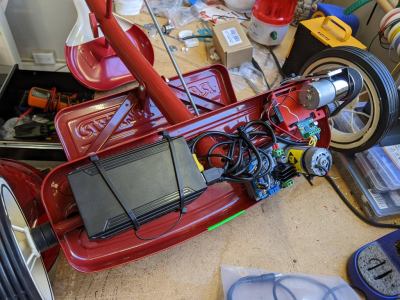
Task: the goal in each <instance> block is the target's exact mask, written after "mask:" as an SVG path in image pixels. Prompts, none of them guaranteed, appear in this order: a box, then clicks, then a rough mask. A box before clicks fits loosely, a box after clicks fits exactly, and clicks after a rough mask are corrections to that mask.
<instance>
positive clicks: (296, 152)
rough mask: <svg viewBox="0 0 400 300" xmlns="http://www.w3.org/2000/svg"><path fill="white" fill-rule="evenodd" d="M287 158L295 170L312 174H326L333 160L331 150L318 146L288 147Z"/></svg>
mask: <svg viewBox="0 0 400 300" xmlns="http://www.w3.org/2000/svg"><path fill="white" fill-rule="evenodd" d="M287 159H288V162H289V163H290V164H292V165H294V166H295V167H296V170H297V172H299V173H304V174H308V175H313V176H325V175H327V174H328V172H329V170H330V169H331V167H332V162H333V160H332V154H331V152H330V151H329V150H328V149H325V148H318V147H290V148H288V149H287Z"/></svg>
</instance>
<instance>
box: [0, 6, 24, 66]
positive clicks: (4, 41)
mask: <svg viewBox="0 0 400 300" xmlns="http://www.w3.org/2000/svg"><path fill="white" fill-rule="evenodd" d="M0 4H1V3H0ZM19 60H20V58H19V56H18V50H17V47H16V45H15V42H14V39H13V36H12V34H11V31H10V28H9V26H8V23H7V20H6V17H5V15H4V11H3V9H2V8H0V65H14V64H16V63H18V62H19Z"/></svg>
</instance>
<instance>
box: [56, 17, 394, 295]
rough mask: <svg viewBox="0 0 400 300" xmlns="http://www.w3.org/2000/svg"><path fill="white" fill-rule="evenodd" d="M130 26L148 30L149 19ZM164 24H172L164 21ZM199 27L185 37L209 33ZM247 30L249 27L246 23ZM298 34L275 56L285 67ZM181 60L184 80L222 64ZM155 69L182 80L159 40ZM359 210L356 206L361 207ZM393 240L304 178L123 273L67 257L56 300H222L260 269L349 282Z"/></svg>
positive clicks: (199, 55) (181, 55) (205, 52)
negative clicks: (235, 276)
mask: <svg viewBox="0 0 400 300" xmlns="http://www.w3.org/2000/svg"><path fill="white" fill-rule="evenodd" d="M128 20H129V21H131V22H133V23H136V24H139V25H140V26H144V25H145V24H148V23H150V17H149V16H148V15H146V14H141V15H139V16H136V17H129V18H128ZM160 22H161V23H162V24H163V23H165V22H166V20H165V19H160ZM203 25H204V24H203V23H202V22H193V23H191V24H189V25H188V26H187V27H185V29H191V30H193V31H195V30H197V29H198V28H201V26H203ZM242 25H243V26H244V27H246V22H243V23H242ZM294 32H295V29H294V28H291V29H290V31H289V34H288V35H287V36H286V38H285V41H284V43H283V44H282V45H281V46H279V47H278V48H276V49H275V53H276V55H277V56H278V58H279V59H280V60H284V58H285V56H286V54H287V52H288V49H289V48H290V45H291V41H292V40H293V35H294ZM170 35H171V36H172V37H168V38H167V39H168V42H169V43H170V45H173V46H175V47H174V51H175V56H176V58H177V62H178V64H179V66H180V68H181V70H182V72H183V73H185V72H188V71H192V70H195V69H198V68H201V67H204V66H208V65H210V64H212V63H215V62H214V61H212V59H211V58H210V53H209V52H210V45H208V43H203V42H200V43H199V46H198V47H195V48H191V49H189V50H186V49H183V48H184V46H183V45H182V43H181V42H180V41H178V40H176V39H175V38H173V37H175V36H176V35H177V31H172V32H171V34H170ZM151 41H152V43H153V47H154V50H155V68H156V70H157V71H158V72H159V73H160V74H161V75H164V76H165V77H171V76H175V75H176V73H175V71H174V69H173V66H172V65H171V63H170V61H169V58H168V55H167V54H166V51H165V49H164V47H163V45H162V43H161V40H160V38H159V37H157V36H156V37H153V38H151ZM255 49H256V50H255V53H258V54H256V55H257V58H258V62H259V64H260V65H261V66H262V68H263V69H264V72H265V73H266V77H267V80H271V82H272V81H274V80H275V81H276V78H274V77H276V74H277V70H276V66H275V65H274V61H273V59H272V58H271V57H270V55H269V53H268V51H266V49H263V47H261V46H256V47H255ZM231 80H232V82H233V85H234V88H235V92H236V95H237V98H238V99H239V100H242V99H245V98H247V97H250V96H252V95H254V93H255V92H254V91H253V89H252V88H250V87H249V85H248V84H246V82H243V80H242V79H241V78H238V76H236V75H235V74H234V73H233V74H231ZM332 176H333V178H334V179H335V181H336V182H337V184H338V185H339V186H340V187H341V188H343V190H344V191H345V192H346V195H347V196H348V197H350V198H351V195H350V193H349V190H348V189H347V187H346V184H345V180H343V179H342V178H340V176H339V175H338V172H337V170H336V169H335V168H334V170H333V172H332ZM353 202H354V199H353ZM388 232H390V230H387V229H377V228H373V227H371V226H368V225H366V224H365V223H363V222H361V221H360V220H359V219H357V218H356V217H355V216H354V215H353V214H352V213H351V212H350V211H349V210H348V208H347V207H346V206H345V205H344V204H343V203H342V202H341V200H340V199H339V197H338V196H337V194H336V193H335V191H334V190H333V189H332V188H331V187H330V186H329V185H328V184H327V183H326V181H325V180H324V179H320V178H318V179H316V180H315V181H314V186H310V185H309V183H308V182H307V181H306V180H305V179H303V178H298V179H297V180H296V183H295V185H294V186H293V187H292V188H290V189H287V190H284V191H282V192H280V193H279V194H278V195H276V196H274V197H272V198H271V199H268V200H266V201H264V202H261V203H259V204H258V205H255V206H253V207H252V208H251V209H249V210H248V211H247V212H246V214H245V215H243V216H241V217H239V218H237V219H235V220H234V221H232V222H230V223H227V224H225V225H224V226H222V227H220V228H218V229H217V230H214V231H212V232H207V233H205V234H203V235H201V236H198V237H196V238H194V239H192V240H189V241H187V242H185V243H183V244H180V245H177V246H176V247H173V248H171V249H168V250H166V251H163V252H161V253H157V254H155V255H153V256H150V257H147V258H144V259H142V260H140V261H137V262H134V263H130V264H127V265H124V266H121V267H118V268H114V269H111V270H108V271H104V272H100V273H96V274H83V273H79V272H77V271H75V270H73V269H72V268H71V267H70V266H69V265H68V264H67V262H66V260H65V258H64V257H62V256H61V258H60V259H59V261H58V262H57V264H56V266H55V267H54V268H53V271H52V274H51V279H52V286H53V289H54V294H55V298H56V299H221V298H222V297H223V290H222V283H221V275H220V268H221V266H222V265H233V266H241V267H250V268H259V269H264V270H268V271H274V272H282V273H308V274H319V275H336V276H341V277H342V278H344V279H346V278H347V275H346V263H347V260H348V258H349V257H350V256H351V254H352V253H353V252H354V251H355V250H356V249H358V248H359V247H360V246H362V245H364V244H365V243H367V242H370V241H372V240H375V239H377V238H379V237H380V236H382V235H384V234H386V233H388Z"/></svg>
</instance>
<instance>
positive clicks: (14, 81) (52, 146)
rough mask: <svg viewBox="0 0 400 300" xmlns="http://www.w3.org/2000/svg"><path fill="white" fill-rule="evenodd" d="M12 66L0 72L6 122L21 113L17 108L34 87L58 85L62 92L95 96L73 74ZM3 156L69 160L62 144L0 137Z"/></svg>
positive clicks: (0, 110) (1, 109) (0, 111)
mask: <svg viewBox="0 0 400 300" xmlns="http://www.w3.org/2000/svg"><path fill="white" fill-rule="evenodd" d="M3 69H4V68H3ZM10 69H11V70H10V71H9V72H8V74H5V73H4V72H3V73H2V74H0V84H1V88H0V118H1V119H3V120H4V121H7V120H8V119H10V118H12V117H16V116H17V111H16V107H17V106H18V104H19V102H20V100H21V99H22V97H23V94H24V92H25V91H26V90H29V89H30V88H32V87H41V88H45V89H51V88H53V87H55V88H56V89H57V90H58V91H61V92H78V93H85V94H87V95H89V96H90V98H93V95H94V92H93V91H91V90H89V89H87V88H85V87H83V86H82V85H81V84H79V83H78V81H76V80H75V79H74V77H73V76H72V75H71V74H70V73H62V72H44V71H28V70H20V69H19V68H18V66H17V65H15V66H14V67H11V68H10ZM0 73H1V72H0ZM0 157H6V158H12V159H20V160H47V161H65V160H66V157H65V154H64V151H63V149H62V146H61V144H60V143H56V142H47V141H43V140H29V141H26V140H12V141H8V140H7V141H6V140H1V139H0Z"/></svg>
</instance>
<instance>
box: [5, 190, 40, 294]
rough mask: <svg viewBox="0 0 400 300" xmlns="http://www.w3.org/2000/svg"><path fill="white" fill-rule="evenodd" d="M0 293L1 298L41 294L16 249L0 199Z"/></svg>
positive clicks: (9, 224) (16, 245)
mask: <svg viewBox="0 0 400 300" xmlns="http://www.w3.org/2000/svg"><path fill="white" fill-rule="evenodd" d="M3 188H7V189H8V187H6V186H1V187H0V193H3ZM0 250H1V252H0V261H1V264H2V268H1V267H0V272H1V275H2V276H0V285H1V288H0V294H3V293H4V295H5V298H3V296H4V295H2V296H1V299H27V300H36V299H41V296H40V294H39V292H38V290H37V288H36V286H35V283H34V282H33V281H32V278H31V276H30V274H29V270H28V269H27V267H26V265H25V262H24V259H23V257H22V256H21V253H20V251H19V250H18V244H17V243H16V241H15V239H14V237H13V232H12V229H11V223H10V220H9V218H8V216H7V213H6V210H5V207H4V205H3V202H2V201H1V199H0Z"/></svg>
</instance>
